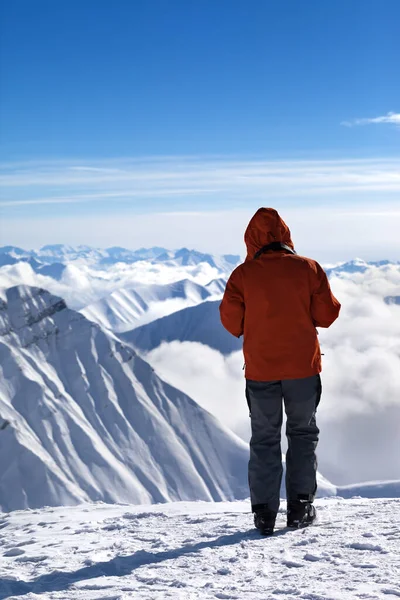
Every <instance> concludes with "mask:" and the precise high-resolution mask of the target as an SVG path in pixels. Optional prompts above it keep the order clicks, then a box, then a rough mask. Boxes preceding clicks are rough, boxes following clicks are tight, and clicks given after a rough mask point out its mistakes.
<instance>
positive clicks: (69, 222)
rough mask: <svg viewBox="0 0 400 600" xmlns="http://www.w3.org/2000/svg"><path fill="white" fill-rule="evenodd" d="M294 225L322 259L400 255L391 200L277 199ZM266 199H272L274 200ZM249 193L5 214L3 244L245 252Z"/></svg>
mask: <svg viewBox="0 0 400 600" xmlns="http://www.w3.org/2000/svg"><path fill="white" fill-rule="evenodd" d="M271 204H272V206H274V207H275V208H276V209H277V210H278V211H279V212H280V213H281V214H282V217H283V218H284V219H285V220H286V222H287V223H288V224H289V226H290V228H291V231H292V236H293V240H294V243H295V246H296V248H297V251H298V252H299V253H300V254H305V255H310V256H312V257H313V258H316V259H317V260H319V261H320V262H336V261H341V260H343V261H344V260H349V259H351V258H354V257H355V256H361V257H362V258H364V259H365V260H377V259H382V258H388V259H393V260H398V259H400V244H399V235H398V232H399V230H400V210H399V208H398V204H397V203H396V204H395V203H390V202H384V201H383V200H382V201H381V202H380V203H379V204H378V203H377V204H376V205H374V206H373V207H372V208H369V207H368V206H367V207H357V205H354V204H351V203H350V202H349V204H348V205H347V206H346V209H344V208H343V207H342V206H337V207H336V206H329V207H328V206H327V207H320V208H318V207H315V206H313V205H310V204H308V203H306V202H304V203H302V205H301V206H299V207H293V205H291V206H290V205H289V206H288V204H287V203H286V202H284V201H282V200H275V201H274V202H271ZM261 205H264V206H268V202H263V203H262V204H261ZM259 206H260V203H259V202H258V201H254V200H249V202H248V206H247V207H246V208H245V209H238V208H234V207H231V208H229V209H226V210H215V211H211V210H204V211H199V210H188V211H174V212H164V211H155V212H154V213H153V214H135V213H133V212H125V213H123V214H107V215H102V214H98V213H96V212H95V211H94V212H93V214H91V215H80V216H79V217H74V216H60V217H56V216H55V217H48V216H40V217H38V218H33V217H32V218H19V219H14V218H7V219H6V218H3V219H1V220H0V239H1V243H2V244H6V243H12V244H15V245H18V246H22V247H23V248H27V249H29V248H34V247H39V246H42V245H44V244H47V243H55V242H59V243H65V244H68V245H79V244H89V245H92V246H96V247H108V246H113V245H118V246H125V247H127V248H140V247H143V246H145V247H150V246H164V247H166V248H178V247H182V246H186V247H189V248H196V249H198V250H201V251H205V252H213V253H221V254H223V253H234V254H241V255H242V256H243V255H244V253H245V246H244V242H243V235H244V231H245V228H246V226H247V223H248V222H249V220H250V218H251V216H252V215H253V213H254V212H255V211H256V210H257V208H259Z"/></svg>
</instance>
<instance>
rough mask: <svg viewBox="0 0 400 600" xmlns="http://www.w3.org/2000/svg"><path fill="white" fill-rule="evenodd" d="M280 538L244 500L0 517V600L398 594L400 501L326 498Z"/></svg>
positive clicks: (379, 597)
mask: <svg viewBox="0 0 400 600" xmlns="http://www.w3.org/2000/svg"><path fill="white" fill-rule="evenodd" d="M316 506H317V510H318V522H317V524H316V525H313V526H311V527H309V528H307V529H301V530H288V529H287V528H286V527H285V512H284V510H285V506H284V504H282V509H281V512H280V513H279V514H278V519H277V528H276V531H275V534H274V536H272V537H268V538H263V537H262V536H260V535H259V533H258V532H257V531H256V530H255V529H254V527H253V524H252V517H251V514H250V513H249V503H248V501H246V502H243V501H242V502H217V503H207V502H178V503H170V504H163V505H155V506H151V507H149V506H131V505H114V506H110V505H107V504H103V503H96V504H83V505H81V506H77V507H69V508H45V509H42V510H26V511H16V512H13V513H10V514H0V531H1V539H0V600H5V599H6V598H7V599H8V600H17V599H18V598H24V599H26V600H34V599H36V598H40V599H43V600H61V599H62V600H131V599H133V598H137V599H140V600H165V599H167V598H171V599H174V600H211V599H212V600H215V599H225V600H233V599H235V600H239V599H240V600H243V599H246V600H279V599H282V600H297V599H301V600H355V599H368V600H374V599H376V600H390V599H393V600H395V598H398V597H400V500H399V499H390V500H389V499H384V500H374V499H373V500H365V499H358V498H353V499H350V500H343V499H339V498H329V499H321V500H317V501H316Z"/></svg>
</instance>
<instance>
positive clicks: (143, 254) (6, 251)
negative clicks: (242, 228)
mask: <svg viewBox="0 0 400 600" xmlns="http://www.w3.org/2000/svg"><path fill="white" fill-rule="evenodd" d="M12 259H13V260H14V261H18V260H23V259H25V260H27V259H35V260H36V261H38V262H39V263H41V264H48V265H50V264H53V263H62V264H67V263H69V262H78V263H80V264H88V265H91V266H92V267H95V266H97V267H98V268H107V267H112V266H113V265H116V264H118V263H125V264H133V263H135V262H139V261H147V262H149V263H151V264H158V263H165V264H166V265H168V266H195V265H199V264H201V263H206V264H208V265H210V266H211V267H213V268H216V269H218V270H219V271H220V272H221V273H222V272H223V273H229V272H230V271H232V269H233V268H234V267H235V266H236V265H237V264H238V263H239V262H240V256H236V255H231V254H227V255H223V256H213V255H211V254H206V253H202V252H198V251H196V250H189V249H188V248H180V249H179V250H174V251H171V250H167V249H165V248H159V247H153V248H140V249H139V250H128V249H127V248H121V247H119V246H114V247H112V248H106V249H101V248H92V247H90V246H82V245H81V246H77V247H73V246H68V245H65V244H52V245H47V246H43V247H42V248H40V250H29V251H26V250H23V249H22V248H17V247H14V246H4V247H3V248H0V266H2V265H4V264H13V263H12V262H10V260H12Z"/></svg>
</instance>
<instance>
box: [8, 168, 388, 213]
mask: <svg viewBox="0 0 400 600" xmlns="http://www.w3.org/2000/svg"><path fill="white" fill-rule="evenodd" d="M0 184H1V186H2V188H3V198H2V200H0V208H2V209H3V210H5V209H6V208H7V209H8V210H12V209H13V207H15V208H17V207H21V209H22V206H26V210H28V207H29V205H40V204H43V205H49V204H54V205H63V204H65V205H70V204H86V203H90V202H96V204H97V206H98V207H99V209H101V207H102V206H103V207H106V206H107V204H109V205H110V204H112V203H113V201H115V202H117V201H123V202H124V203H127V204H129V203H130V202H131V203H132V205H134V206H139V205H140V204H142V206H146V205H148V203H149V202H150V201H151V199H152V198H154V199H157V198H159V199H162V198H165V197H168V198H169V199H171V198H172V197H174V196H175V197H176V198H175V200H174V203H170V209H171V210H179V209H182V208H183V209H187V208H188V205H189V203H190V208H191V209H193V208H194V207H193V205H192V202H193V197H194V196H197V197H198V202H199V203H200V204H201V202H202V201H206V202H210V200H212V201H213V202H215V203H216V205H217V206H218V203H221V202H224V201H225V202H226V201H228V200H234V201H235V202H236V205H238V204H240V203H241V204H242V206H244V205H246V203H247V202H248V200H249V199H253V200H258V201H265V200H266V199H268V198H284V197H290V198H297V197H298V198H304V197H305V196H310V197H314V198H315V197H316V196H320V197H321V198H323V197H324V196H328V197H330V198H331V197H332V195H333V194H336V195H340V194H342V195H344V194H346V193H349V192H351V193H355V192H359V193H365V192H379V193H390V192H399V191H400V160H399V159H393V158H392V159H364V160H355V159H353V160H331V161H310V160H309V161H307V160H304V161H281V162H279V161H265V160H257V159H253V160H241V159H239V158H230V159H227V158H223V157H219V158H217V157H213V158H202V157H197V158H196V157H190V158H188V157H183V158H182V159H180V158H178V157H175V158H172V157H166V158H165V160H162V159H161V158H160V157H158V158H157V159H151V158H149V159H143V161H138V160H137V159H133V160H129V159H121V160H120V161H119V162H118V161H116V160H115V159H113V160H110V161H108V162H107V161H104V160H103V161H98V162H96V161H85V163H82V164H79V163H77V162H74V163H73V164H71V162H67V161H66V162H65V163H62V162H59V161H57V162H54V163H53V162H47V163H46V162H43V163H42V164H39V163H36V164H34V165H32V164H30V163H27V164H26V165H24V164H18V165H15V166H14V167H11V166H7V167H4V166H3V167H1V166H0ZM217 206H216V207H217ZM60 210H61V209H60Z"/></svg>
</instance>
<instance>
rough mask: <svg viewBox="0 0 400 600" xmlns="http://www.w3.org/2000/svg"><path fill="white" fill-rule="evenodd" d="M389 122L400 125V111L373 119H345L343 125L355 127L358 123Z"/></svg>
mask: <svg viewBox="0 0 400 600" xmlns="http://www.w3.org/2000/svg"><path fill="white" fill-rule="evenodd" d="M381 123H389V124H390V125H397V126H398V127H400V113H395V112H388V113H387V115H384V116H382V117H373V118H372V119H352V120H351V121H343V122H342V123H341V125H344V126H345V127H354V126H356V125H373V124H378V125H379V124H381Z"/></svg>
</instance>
